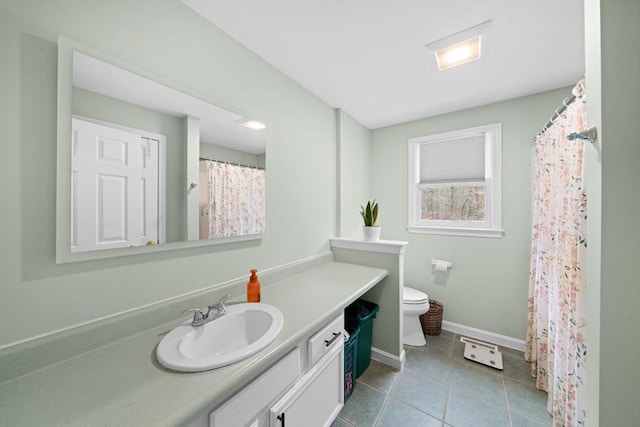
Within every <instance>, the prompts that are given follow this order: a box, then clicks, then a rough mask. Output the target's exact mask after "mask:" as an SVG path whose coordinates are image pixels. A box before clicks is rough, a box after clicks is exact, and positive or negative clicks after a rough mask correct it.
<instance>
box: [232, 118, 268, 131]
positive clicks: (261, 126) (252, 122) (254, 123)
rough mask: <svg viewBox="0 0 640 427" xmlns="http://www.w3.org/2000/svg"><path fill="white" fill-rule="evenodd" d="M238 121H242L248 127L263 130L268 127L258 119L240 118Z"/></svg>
mask: <svg viewBox="0 0 640 427" xmlns="http://www.w3.org/2000/svg"><path fill="white" fill-rule="evenodd" d="M238 123H240V124H241V125H242V126H244V127H246V128H249V129H253V130H262V129H265V128H266V127H267V126H266V125H265V124H264V123H260V122H258V121H256V120H251V119H245V118H242V119H240V120H238Z"/></svg>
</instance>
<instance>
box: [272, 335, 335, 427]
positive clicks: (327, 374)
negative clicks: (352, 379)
mask: <svg viewBox="0 0 640 427" xmlns="http://www.w3.org/2000/svg"><path fill="white" fill-rule="evenodd" d="M343 364H344V356H343V340H342V339H340V340H338V342H336V344H335V345H334V346H333V348H332V349H331V350H330V351H329V352H328V353H327V354H326V355H325V356H324V357H323V358H322V359H321V360H320V361H319V362H318V363H317V364H316V366H314V367H313V368H311V370H310V371H309V372H308V373H307V374H305V375H304V376H303V377H302V378H301V379H300V381H298V382H297V383H296V385H295V386H294V388H293V389H291V390H290V391H289V392H288V393H287V394H286V395H284V396H283V397H282V399H280V400H279V401H278V402H277V403H276V404H275V405H274V406H273V407H272V408H271V411H270V415H269V417H270V426H271V427H328V426H330V425H331V423H332V422H333V420H334V419H335V418H336V417H337V416H338V413H339V412H340V410H341V409H342V407H343V406H344V366H343Z"/></svg>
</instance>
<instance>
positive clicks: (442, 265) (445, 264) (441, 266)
mask: <svg viewBox="0 0 640 427" xmlns="http://www.w3.org/2000/svg"><path fill="white" fill-rule="evenodd" d="M431 265H433V266H434V267H435V268H436V270H438V271H445V270H449V269H450V268H451V267H453V263H452V262H451V261H443V260H441V259H432V260H431Z"/></svg>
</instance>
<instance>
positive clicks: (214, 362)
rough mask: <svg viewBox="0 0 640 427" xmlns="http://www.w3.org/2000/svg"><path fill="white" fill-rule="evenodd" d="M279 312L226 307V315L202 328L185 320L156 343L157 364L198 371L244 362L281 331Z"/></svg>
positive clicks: (262, 306) (265, 308)
mask: <svg viewBox="0 0 640 427" xmlns="http://www.w3.org/2000/svg"><path fill="white" fill-rule="evenodd" d="M282 323H283V318H282V313H281V312H280V310H278V309H277V308H276V307H274V306H272V305H269V304H264V303H243V304H235V305H228V306H227V314H226V315H224V316H222V317H220V318H218V319H216V320H213V321H211V322H209V323H206V324H204V325H202V326H196V327H194V326H191V320H188V321H186V322H185V323H183V324H182V325H180V326H178V327H177V328H175V329H174V330H172V331H171V332H169V333H168V334H167V335H166V336H165V337H164V338H163V339H162V341H160V343H159V344H158V348H157V349H156V356H157V358H158V361H159V362H160V363H161V364H162V365H164V366H165V367H167V368H169V369H173V370H175V371H184V372H198V371H206V370H209V369H215V368H219V367H221V366H226V365H230V364H232V363H236V362H239V361H240V360H243V359H246V358H247V357H249V356H252V355H254V354H255V353H257V352H258V351H260V350H262V349H263V348H265V347H266V346H268V345H269V344H271V342H273V340H274V339H275V338H276V337H277V336H278V334H279V333H280V331H281V330H282Z"/></svg>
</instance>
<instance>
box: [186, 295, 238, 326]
mask: <svg viewBox="0 0 640 427" xmlns="http://www.w3.org/2000/svg"><path fill="white" fill-rule="evenodd" d="M230 297H231V295H227V296H225V297H223V298H221V299H220V301H218V302H217V303H216V304H213V305H210V306H208V307H207V313H206V314H205V313H203V312H202V310H200V309H199V308H189V309H187V310H185V311H183V313H187V312H193V320H192V321H191V326H202V325H204V324H206V323H209V322H211V321H213V320H216V319H219V318H221V317H222V316H224V315H225V314H227V307H226V306H225V305H224V302H225V301H226V300H227V299H228V298H230Z"/></svg>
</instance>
